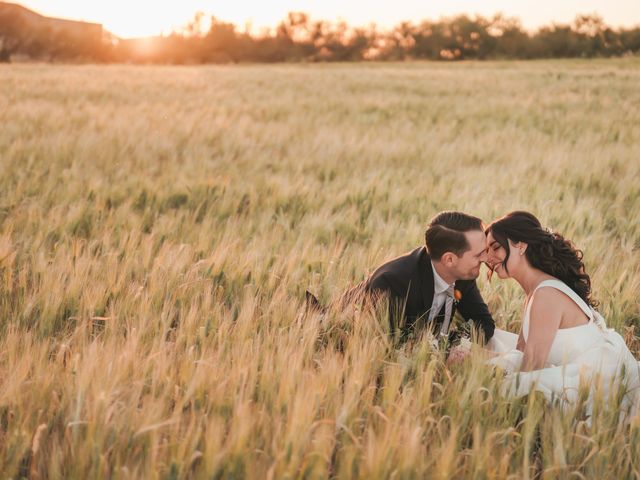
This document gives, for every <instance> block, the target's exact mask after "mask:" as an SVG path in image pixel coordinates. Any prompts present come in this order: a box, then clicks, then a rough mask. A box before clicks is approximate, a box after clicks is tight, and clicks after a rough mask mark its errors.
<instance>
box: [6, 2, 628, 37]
mask: <svg viewBox="0 0 640 480" xmlns="http://www.w3.org/2000/svg"><path fill="white" fill-rule="evenodd" d="M9 1H13V2H15V3H21V4H22V5H24V6H26V7H28V8H31V9H33V10H35V11H37V12H38V13H41V14H43V15H47V16H55V17H62V18H69V19H75V20H84V21H89V22H96V23H101V24H102V25H103V26H104V28H105V29H107V30H109V31H110V32H111V33H113V34H115V35H117V36H120V37H123V38H126V37H140V36H150V35H157V34H160V33H170V32H171V30H173V29H174V28H179V27H181V26H183V25H185V24H186V23H187V22H188V21H189V20H190V19H192V18H193V15H194V13H195V12H197V11H202V12H204V13H205V14H206V15H214V16H215V17H216V18H218V19H220V20H223V21H227V22H232V23H234V24H236V25H238V26H239V27H240V28H244V26H245V25H246V24H247V22H250V23H251V25H252V26H253V28H254V29H259V28H262V27H274V26H275V25H277V23H278V22H279V21H280V20H282V19H283V18H284V17H285V16H286V14H287V12H290V11H297V12H306V13H308V14H309V15H310V16H311V18H312V19H317V20H319V19H323V20H331V21H335V20H345V21H346V22H347V23H348V24H350V25H353V26H364V25H368V24H370V23H371V22H375V23H377V24H378V25H380V26H382V27H391V26H394V25H396V24H398V23H400V22H401V21H405V20H409V21H413V22H418V21H420V20H423V19H432V20H434V19H438V18H440V17H443V16H452V15H456V14H460V13H466V14H471V15H473V14H480V15H483V16H487V17H488V16H492V15H493V14H495V13H498V12H502V13H503V14H505V15H507V16H509V17H517V18H519V19H520V20H521V21H522V24H523V26H524V27H525V28H527V29H530V30H534V29H536V28H537V27H539V26H541V25H545V24H550V23H551V22H553V21H555V22H560V23H569V22H571V21H572V20H573V19H574V18H575V17H576V15H577V14H582V13H597V14H599V15H600V16H601V17H602V18H603V19H604V21H605V23H606V24H608V25H611V26H614V27H619V26H624V27H629V26H635V25H639V24H640V0H608V1H607V0H482V1H479V0H475V1H473V0H432V1H429V0H422V1H419V0H393V1H390V0H297V1H296V0H261V1H258V0H232V1H228V0H227V1H222V0H179V1H170V0H165V1H158V0H107V1H105V0H24V1H20V0H9Z"/></svg>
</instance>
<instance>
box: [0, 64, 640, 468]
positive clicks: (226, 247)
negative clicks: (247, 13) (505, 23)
mask: <svg viewBox="0 0 640 480" xmlns="http://www.w3.org/2000/svg"><path fill="white" fill-rule="evenodd" d="M638 85H640V61H638V59H633V58H628V59H619V60H592V61H539V62H487V63H459V64H444V63H377V64H376V63H372V64H336V65H266V66H265V65H262V66H259V65H246V66H215V67H214V66H204V67H162V66H153V67H152V66H146V67H136V66H117V65H114V66H90V65H89V66H65V65H15V66H1V67H0V125H1V126H2V127H1V128H0V172H1V175H0V472H1V474H0V477H2V478H13V479H17V478H23V477H27V478H35V479H42V478H65V479H87V478H124V479H129V478H131V479H137V478H150V479H183V478H197V479H201V478H202V479H223V478H224V479H226V478H235V479H239V478H267V479H285V478H289V479H294V478H309V479H311V478H314V479H315V478H318V479H320V478H340V479H348V478H367V479H387V478H394V479H407V478H480V479H492V478H514V479H515V478H576V479H580V478H616V479H621V478H640V460H639V459H640V418H635V419H632V420H631V421H630V422H628V423H624V424H620V423H619V422H618V413H619V412H618V411H617V410H616V407H615V406H611V405H610V406H608V407H607V406H605V405H604V403H600V404H597V408H596V411H595V413H594V415H593V418H592V419H591V421H590V422H587V421H586V420H585V418H584V416H583V415H582V414H581V412H582V410H581V407H580V405H577V406H575V407H571V408H569V409H564V410H563V409H562V408H561V407H559V406H557V405H548V404H546V403H545V402H544V401H543V400H542V399H540V398H539V397H538V396H536V395H531V396H530V397H528V398H523V399H516V400H509V399H506V398H503V397H502V396H501V395H500V393H499V386H500V376H499V375H498V374H496V373H495V372H493V371H492V370H490V369H489V368H488V367H486V366H484V365H483V363H482V358H481V356H480V353H479V352H474V354H473V355H472V356H471V358H470V359H468V360H467V361H466V362H465V363H463V364H461V365H455V366H451V367H449V366H447V365H446V363H445V359H444V356H443V354H442V353H441V352H440V351H437V350H434V348H433V347H432V346H431V344H430V342H429V339H428V338H427V337H426V336H418V338H417V339H414V340H412V341H410V342H408V343H404V344H400V343H397V342H394V341H392V340H391V339H390V337H389V335H388V331H387V329H386V328H385V327H384V325H386V322H385V319H384V318H383V317H384V315H383V313H382V311H378V312H353V311H351V312H350V311H343V312H340V311H332V312H330V314H329V315H327V316H326V317H324V318H323V317H321V316H319V315H314V314H305V311H304V291H305V289H309V290H311V291H313V292H315V293H316V294H317V295H318V296H319V297H320V298H321V300H322V301H323V302H327V303H328V302H330V301H331V300H332V299H333V298H335V297H336V296H338V295H339V294H340V292H342V291H343V290H344V289H346V288H347V287H349V286H351V285H353V284H354V283H355V282H357V281H360V280H361V279H362V278H363V277H364V275H365V274H366V273H367V272H370V271H371V270H372V269H373V268H374V267H375V266H376V265H378V264H380V263H381V262H383V261H385V260H387V259H389V258H392V257H394V256H397V255H399V254H402V253H404V252H406V251H408V250H410V249H412V248H414V247H416V246H418V245H420V244H421V243H422V242H423V231H424V228H425V226H426V223H427V222H428V220H429V219H430V218H431V217H432V216H433V215H434V214H435V213H437V212H438V211H440V210H445V209H457V210H463V211H466V212H468V213H471V214H474V215H477V216H480V217H482V218H483V219H484V220H485V221H490V220H492V219H494V218H496V217H498V216H501V215H503V214H504V213H506V212H508V211H511V210H514V209H526V210H529V211H531V212H533V213H535V214H536V215H538V217H539V218H540V219H541V220H542V222H543V223H544V224H545V225H547V226H549V227H551V228H553V229H555V230H558V231H560V232H562V233H563V234H565V235H566V236H568V237H569V238H571V239H572V240H573V241H574V242H575V243H576V245H577V246H578V247H579V248H581V249H582V250H583V251H584V255H585V260H586V265H587V270H588V272H589V273H590V274H591V277H592V281H593V285H594V293H595V297H596V298H597V299H598V300H599V301H600V307H599V309H600V311H601V313H603V315H604V317H605V318H606V319H607V321H608V323H609V325H610V326H612V327H615V328H616V329H617V330H618V331H620V332H621V333H623V334H624V335H625V336H626V340H627V342H628V344H629V345H630V347H631V348H632V350H633V351H634V353H636V354H638V350H639V349H638V337H637V335H636V333H635V329H637V328H638V327H640V303H639V300H638V293H639V292H640V223H639V221H638V211H640V188H638V185H639V182H640V158H639V154H638V145H639V144H640V110H639V109H638V105H640V89H639V88H638ZM484 273H485V272H484V271H483V274H481V277H480V278H479V280H478V281H479V286H480V288H481V291H482V293H483V296H484V298H485V300H486V301H487V303H488V304H489V307H490V309H491V311H492V312H493V314H494V318H495V319H496V323H497V326H499V327H501V328H506V329H508V330H510V331H516V332H517V331H518V328H519V325H520V320H521V319H520V316H521V308H522V302H523V295H522V293H521V292H520V290H519V288H518V287H517V285H515V284H514V283H512V282H501V281H499V280H497V279H495V278H494V279H493V280H492V281H489V280H487V278H486V276H485V275H484Z"/></svg>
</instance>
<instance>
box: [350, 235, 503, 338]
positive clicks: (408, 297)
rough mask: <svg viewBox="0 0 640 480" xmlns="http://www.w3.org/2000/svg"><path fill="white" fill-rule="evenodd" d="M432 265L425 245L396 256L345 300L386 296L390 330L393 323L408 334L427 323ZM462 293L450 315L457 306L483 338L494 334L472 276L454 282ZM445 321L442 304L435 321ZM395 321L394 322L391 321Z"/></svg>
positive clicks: (359, 285) (432, 280) (431, 297)
mask: <svg viewBox="0 0 640 480" xmlns="http://www.w3.org/2000/svg"><path fill="white" fill-rule="evenodd" d="M433 284H434V279H433V269H432V267H431V258H430V257H429V254H428V253H427V249H426V247H419V248H416V249H415V250H413V251H412V252H409V253H407V254H406V255H402V256H400V257H398V258H395V259H393V260H391V261H389V262H387V263H385V264H384V265H382V266H380V267H378V268H377V269H376V270H375V271H374V272H373V273H372V274H371V276H370V277H369V278H367V279H366V280H364V281H363V282H362V283H360V284H358V285H357V286H356V287H354V288H353V289H351V290H350V291H349V292H347V293H346V294H345V297H343V298H346V299H347V300H348V299H350V298H355V296H356V295H362V294H364V295H365V296H367V297H369V298H379V297H381V296H382V294H386V295H388V297H389V306H390V320H391V322H392V324H391V327H392V330H393V329H394V328H395V325H398V326H400V327H401V330H402V333H403V334H407V333H409V332H411V331H413V330H415V329H416V328H423V327H425V326H427V325H426V324H427V321H428V319H429V311H430V309H431V305H432V303H433V293H434V292H433V288H434V287H433ZM455 288H456V290H459V291H460V293H461V294H462V297H461V298H460V300H459V301H458V302H454V305H453V311H452V314H451V315H452V316H453V315H455V312H456V308H457V310H459V311H460V314H461V315H462V317H463V318H464V319H465V320H473V321H474V323H475V325H476V327H477V328H478V331H479V332H480V333H484V340H485V341H486V340H489V339H490V338H491V337H492V336H493V330H494V328H495V323H494V321H493V318H492V317H491V314H490V313H489V309H488V308H487V305H486V304H485V303H484V300H483V299H482V296H481V295H480V291H479V290H478V286H477V285H476V281H475V280H458V281H457V282H456V283H455ZM443 322H444V306H443V307H442V309H441V310H440V312H439V313H438V315H437V316H436V318H435V323H436V325H429V327H431V328H435V327H436V326H438V325H440V324H442V323H443ZM394 324H395V325H394Z"/></svg>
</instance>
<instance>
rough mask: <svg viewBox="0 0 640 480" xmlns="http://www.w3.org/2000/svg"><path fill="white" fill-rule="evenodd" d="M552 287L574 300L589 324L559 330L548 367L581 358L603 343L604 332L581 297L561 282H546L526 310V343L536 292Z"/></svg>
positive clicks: (523, 331) (548, 360)
mask: <svg viewBox="0 0 640 480" xmlns="http://www.w3.org/2000/svg"><path fill="white" fill-rule="evenodd" d="M544 287H551V288H555V289H557V290H560V291H561V292H562V293H564V294H565V295H567V296H568V297H569V298H571V300H573V301H574V302H575V303H576V305H578V307H579V308H580V309H581V310H582V311H583V313H584V314H585V315H586V316H587V318H588V322H587V323H585V324H583V325H577V326H575V327H569V328H559V329H558V330H557V332H556V335H555V337H554V339H553V343H552V344H551V349H550V350H549V356H548V357H547V365H548V366H550V365H562V364H564V363H566V362H567V361H568V360H570V359H573V358H576V357H578V356H580V354H581V353H582V352H584V351H585V350H587V349H589V348H590V347H593V346H594V345H596V344H597V343H599V342H601V341H602V331H601V330H600V327H599V326H598V325H597V324H596V323H595V321H594V320H595V313H594V311H593V310H592V309H591V307H589V305H587V304H586V302H585V301H584V300H583V299H582V298H580V296H579V295H578V294H577V293H576V292H574V291H573V290H572V289H571V288H570V287H569V286H568V285H567V284H566V283H564V282H561V281H560V280H544V281H543V282H540V284H539V285H538V286H537V287H536V289H535V290H534V292H533V296H532V297H531V299H530V300H529V303H528V304H527V307H526V309H525V314H524V318H523V321H522V335H523V337H524V340H525V342H526V341H527V339H528V337H529V316H530V313H531V306H532V304H533V300H534V297H535V292H537V291H538V290H539V289H540V288H544Z"/></svg>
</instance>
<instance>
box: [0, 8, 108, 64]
mask: <svg viewBox="0 0 640 480" xmlns="http://www.w3.org/2000/svg"><path fill="white" fill-rule="evenodd" d="M107 36H108V34H107V33H106V32H105V31H104V30H103V28H102V25H101V24H99V23H90V22H80V21H75V20H66V19H62V18H53V17H46V16H44V15H40V14H39V13H36V12H34V11H33V10H29V9H28V8H26V7H23V6H22V5H18V4H16V3H8V2H2V1H0V61H9V60H10V59H11V57H12V55H20V56H26V57H30V58H38V57H49V58H50V57H51V56H52V55H57V54H60V55H61V56H63V57H72V56H75V55H79V56H91V53H92V51H95V49H96V48H99V47H100V46H101V45H102V44H103V43H104V41H105V38H107Z"/></svg>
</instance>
